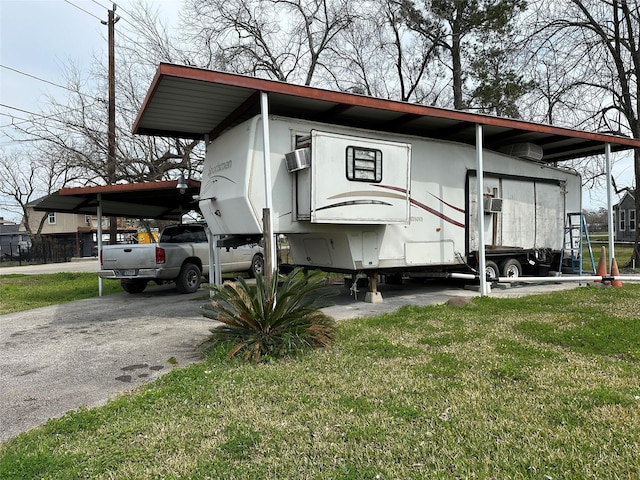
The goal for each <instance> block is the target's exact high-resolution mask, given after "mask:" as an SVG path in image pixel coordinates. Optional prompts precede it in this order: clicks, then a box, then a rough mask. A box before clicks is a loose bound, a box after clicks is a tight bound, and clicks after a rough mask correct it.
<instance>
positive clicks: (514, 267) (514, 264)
mask: <svg viewBox="0 0 640 480" xmlns="http://www.w3.org/2000/svg"><path fill="white" fill-rule="evenodd" d="M500 270H501V271H502V276H503V277H509V278H519V277H521V276H522V265H521V264H520V262H519V261H518V260H516V259H515V258H508V259H506V260H505V261H504V262H502V265H501V268H500Z"/></svg>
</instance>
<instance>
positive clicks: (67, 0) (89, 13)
mask: <svg viewBox="0 0 640 480" xmlns="http://www.w3.org/2000/svg"><path fill="white" fill-rule="evenodd" d="M64 1H65V2H67V3H68V4H69V5H71V6H73V7H76V8H77V9H78V10H81V11H83V12H84V13H86V14H87V15H91V16H92V17H93V18H95V19H96V20H99V21H102V19H101V18H100V17H98V16H96V15H94V14H93V13H91V12H90V11H88V10H85V9H84V8H82V7H80V6H78V5H76V4H75V3H72V2H70V1H69V0H64Z"/></svg>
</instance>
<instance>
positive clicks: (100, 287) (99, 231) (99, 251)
mask: <svg viewBox="0 0 640 480" xmlns="http://www.w3.org/2000/svg"><path fill="white" fill-rule="evenodd" d="M96 213H97V214H98V229H97V230H98V231H97V235H98V269H99V270H102V264H101V263H99V262H100V257H101V256H102V194H101V193H99V194H98V208H97V210H96ZM103 282H104V279H103V278H102V277H100V276H98V296H99V297H101V296H102V292H103Z"/></svg>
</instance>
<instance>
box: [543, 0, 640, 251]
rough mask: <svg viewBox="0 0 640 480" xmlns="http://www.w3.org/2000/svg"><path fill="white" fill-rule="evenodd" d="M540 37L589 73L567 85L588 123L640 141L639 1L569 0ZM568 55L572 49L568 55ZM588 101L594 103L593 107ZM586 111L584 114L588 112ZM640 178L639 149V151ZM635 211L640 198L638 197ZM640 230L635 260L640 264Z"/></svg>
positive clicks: (637, 160)
mask: <svg viewBox="0 0 640 480" xmlns="http://www.w3.org/2000/svg"><path fill="white" fill-rule="evenodd" d="M550 11H551V12H553V13H557V14H558V15H557V17H556V18H553V19H552V20H551V21H550V22H549V23H548V25H546V26H545V28H542V29H541V32H540V35H542V36H543V39H544V40H545V41H548V42H550V41H554V40H560V41H562V42H563V44H564V45H565V47H564V48H566V49H570V51H571V55H572V56H573V58H577V59H580V62H579V63H580V65H581V66H583V68H584V70H582V71H581V72H578V74H577V75H574V76H573V78H572V79H571V82H570V83H568V84H567V86H568V87H570V88H572V89H575V90H576V91H577V92H579V94H580V97H581V98H582V99H583V108H584V107H586V109H588V112H586V113H587V115H586V121H588V122H590V124H592V125H593V126H594V127H595V128H596V129H598V130H600V131H603V132H606V133H614V134H621V135H628V136H631V137H633V138H640V3H638V0H568V1H567V3H566V8H564V9H562V11H561V15H560V14H559V13H560V12H559V11H558V10H557V9H553V8H551V9H550ZM567 51H569V50H567ZM587 99H592V101H591V102H589V101H588V100H587ZM583 111H584V110H583ZM634 178H635V184H636V186H637V185H638V179H639V178H640V150H638V149H636V150H635V152H634ZM636 211H640V196H638V195H636ZM639 239H640V230H636V242H635V248H634V257H635V259H636V261H640V249H639V248H638V241H639Z"/></svg>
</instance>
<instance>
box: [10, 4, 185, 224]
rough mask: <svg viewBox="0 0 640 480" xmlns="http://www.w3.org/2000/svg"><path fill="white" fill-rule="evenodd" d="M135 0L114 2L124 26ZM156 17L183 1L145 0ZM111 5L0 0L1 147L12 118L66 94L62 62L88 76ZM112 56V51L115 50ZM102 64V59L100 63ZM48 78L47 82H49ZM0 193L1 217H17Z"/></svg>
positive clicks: (101, 50)
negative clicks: (51, 98) (49, 97)
mask: <svg viewBox="0 0 640 480" xmlns="http://www.w3.org/2000/svg"><path fill="white" fill-rule="evenodd" d="M136 2H138V3H139V2H140V0H122V1H116V2H115V3H116V4H117V7H116V15H119V16H120V17H122V19H121V22H122V23H120V22H119V23H118V24H116V35H118V33H117V32H118V29H119V28H123V27H128V28H131V25H130V24H126V18H127V16H128V12H130V11H131V6H132V5H134V4H135V3H136ZM146 3H147V4H151V5H153V6H157V7H158V9H159V14H160V17H161V18H162V19H163V20H165V21H168V22H169V24H171V18H175V15H176V13H177V12H178V10H179V9H180V7H181V5H182V0H146ZM111 8H113V3H112V2H109V1H106V0H0V149H3V150H5V151H6V150H7V149H11V148H12V147H13V146H15V142H12V141H11V140H10V139H9V138H7V136H6V135H5V133H6V132H7V131H10V129H11V127H9V126H8V125H10V124H11V122H12V121H14V122H19V121H20V119H21V118H22V119H24V118H28V117H29V116H30V114H32V113H35V114H38V113H41V112H43V111H46V98H47V96H49V95H52V96H54V97H56V98H60V99H64V98H66V93H68V92H66V91H65V90H64V89H62V88H60V87H58V86H55V85H54V84H58V85H64V84H65V80H64V69H65V65H69V64H73V65H77V66H78V67H79V68H80V70H81V71H82V72H85V73H87V74H88V72H89V70H90V68H91V64H92V61H93V57H94V56H104V57H105V58H106V56H107V40H106V38H107V27H106V25H103V24H102V23H100V21H101V20H105V21H106V20H107V15H108V13H107V12H108V10H109V9H111ZM116 60H117V52H116ZM105 63H106V61H105ZM48 82H50V83H48ZM4 203H5V200H4V199H3V198H2V197H0V217H4V218H5V219H11V220H13V221H19V219H16V218H14V217H15V215H14V214H12V213H10V212H7V211H6V210H5V209H4V208H3V206H4Z"/></svg>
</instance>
